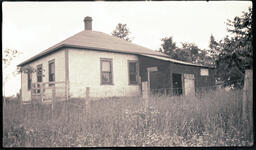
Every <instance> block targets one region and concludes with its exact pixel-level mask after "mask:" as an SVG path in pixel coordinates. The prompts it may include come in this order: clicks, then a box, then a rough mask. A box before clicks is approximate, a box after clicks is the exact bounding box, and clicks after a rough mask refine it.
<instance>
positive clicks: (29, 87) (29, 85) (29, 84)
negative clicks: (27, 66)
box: [27, 73, 31, 90]
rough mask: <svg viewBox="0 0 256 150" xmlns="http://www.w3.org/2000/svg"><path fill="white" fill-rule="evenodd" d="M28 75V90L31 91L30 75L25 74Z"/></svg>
mask: <svg viewBox="0 0 256 150" xmlns="http://www.w3.org/2000/svg"><path fill="white" fill-rule="evenodd" d="M27 75H28V90H30V89H31V76H30V73H27Z"/></svg>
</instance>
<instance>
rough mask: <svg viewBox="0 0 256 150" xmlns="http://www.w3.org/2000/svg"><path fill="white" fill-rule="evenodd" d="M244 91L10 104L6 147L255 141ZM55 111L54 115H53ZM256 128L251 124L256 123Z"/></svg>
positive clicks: (244, 143)
mask: <svg viewBox="0 0 256 150" xmlns="http://www.w3.org/2000/svg"><path fill="white" fill-rule="evenodd" d="M241 99H242V91H240V90H237V91H231V92H226V91H221V90H217V91H211V92H207V93H206V94H204V95H201V96H194V97H193V96H189V97H186V96H181V97H153V98H150V99H149V105H148V107H147V108H146V109H145V105H144V100H143V99H141V98H139V97H136V98H108V99H102V100H97V101H96V100H95V101H91V102H90V104H89V105H88V106H85V102H84V100H70V101H68V102H63V103H58V104H56V105H55V107H54V108H55V109H54V112H51V109H50V108H51V106H50V105H49V106H47V105H34V106H29V105H28V106H21V105H18V104H8V105H7V106H6V107H5V108H4V109H3V110H4V114H3V119H4V120H3V134H4V135H3V144H4V146H5V147H12V146H17V147H19V146H21V147H58V146H61V147H73V146H76V147H80V146H82V147H87V146H89V147H94V146H97V147H100V146H104V147H108V146H250V145H252V141H253V135H252V132H251V134H246V132H244V127H245V124H244V122H243V121H242V120H241ZM52 114H53V115H52ZM251 131H252V129H251Z"/></svg>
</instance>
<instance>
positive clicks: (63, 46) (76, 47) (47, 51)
mask: <svg viewBox="0 0 256 150" xmlns="http://www.w3.org/2000/svg"><path fill="white" fill-rule="evenodd" d="M62 48H75V49H86V50H96V51H105V52H113V53H123V54H134V55H146V54H144V53H138V52H129V51H117V50H113V49H105V48H97V47H87V46H78V45H70V44H61V45H59V46H56V47H54V48H52V49H50V50H48V49H47V50H45V51H43V52H41V53H39V54H37V55H35V56H33V57H31V58H29V59H27V60H26V61H24V62H22V63H20V64H18V67H22V66H24V65H26V64H29V63H31V62H33V61H35V60H37V59H39V58H41V57H43V56H46V55H48V54H50V53H53V52H56V51H58V50H60V49H62ZM152 56H157V57H160V56H161V58H165V57H166V58H167V57H168V56H167V55H166V56H165V54H163V55H157V54H155V55H152Z"/></svg>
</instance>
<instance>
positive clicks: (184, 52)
mask: <svg viewBox="0 0 256 150" xmlns="http://www.w3.org/2000/svg"><path fill="white" fill-rule="evenodd" d="M226 25H227V31H228V33H230V35H226V36H225V37H224V38H223V39H222V40H219V41H217V40H215V38H214V36H213V35H211V36H210V38H209V48H208V49H200V48H199V47H198V46H197V45H196V44H194V43H188V42H184V43H181V44H182V46H181V47H178V46H177V45H176V42H175V41H174V40H173V37H172V36H170V37H164V38H162V39H161V41H162V44H161V47H160V48H159V49H158V50H157V51H159V52H162V53H164V54H167V55H168V56H169V57H170V58H172V59H176V60H181V61H185V62H191V63H196V64H202V65H206V66H214V67H215V68H216V69H215V77H216V81H217V82H222V83H223V86H224V87H227V86H229V87H232V88H242V87H243V83H244V75H245V69H252V67H253V47H252V38H253V35H252V8H251V7H249V8H248V11H246V12H242V15H241V16H236V17H235V18H233V20H229V19H227V22H226ZM130 33H131V32H130V31H129V29H128V27H127V25H126V24H121V23H119V24H118V25H117V26H116V29H115V30H114V31H113V32H112V35H113V36H116V37H118V38H121V39H124V40H127V41H129V42H131V38H130V37H129V36H130Z"/></svg>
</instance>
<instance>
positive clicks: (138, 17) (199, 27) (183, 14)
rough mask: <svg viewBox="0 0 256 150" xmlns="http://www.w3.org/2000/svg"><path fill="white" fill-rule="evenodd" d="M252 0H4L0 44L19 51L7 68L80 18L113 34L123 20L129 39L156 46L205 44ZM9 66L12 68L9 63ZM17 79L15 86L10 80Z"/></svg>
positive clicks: (68, 31)
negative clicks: (163, 41) (166, 39)
mask: <svg viewBox="0 0 256 150" xmlns="http://www.w3.org/2000/svg"><path fill="white" fill-rule="evenodd" d="M249 6H252V3H251V2H250V1H232V2H231V1H214V2H212V1H211V2H206V1H196V2H186V1H183V2H179V1H173V2H3V3H2V8H3V24H2V29H3V35H2V36H3V37H2V45H3V50H4V49H6V48H10V49H16V50H19V51H21V52H22V53H23V54H22V55H21V56H20V57H18V58H17V59H16V60H15V61H14V62H13V63H12V66H11V68H12V69H15V66H16V65H17V64H19V63H21V62H22V61H24V60H26V59H28V58H29V57H31V56H33V55H35V54H37V53H39V52H41V51H43V50H45V49H47V48H49V47H50V46H53V45H54V44H56V43H57V42H60V41H62V40H64V39H66V38H68V37H69V36H72V35H74V34H76V33H78V32H80V31H82V30H83V29H84V23H83V19H84V17H86V16H91V17H92V18H93V27H92V28H93V30H95V31H101V32H105V33H107V34H111V32H112V31H113V30H114V29H115V27H116V25H117V24H118V23H125V24H127V26H128V28H129V29H130V31H131V37H133V41H132V42H133V43H136V44H139V45H141V46H144V47H147V48H150V49H153V50H156V49H159V48H160V46H161V40H160V39H161V38H164V37H169V36H173V40H174V41H175V42H176V43H177V44H178V46H180V43H181V42H191V43H195V44H196V45H197V46H198V47H199V48H201V49H207V48H208V45H209V39H210V35H211V34H213V35H214V37H215V38H216V39H217V40H220V39H222V38H223V37H224V36H225V35H227V34H228V33H227V31H226V29H227V26H226V24H225V22H226V21H227V19H231V20H232V19H233V18H234V17H235V16H241V15H242V11H247V10H248V7H249ZM10 70H11V69H10ZM6 85H7V87H8V88H7V89H6V93H7V95H11V94H15V93H16V92H17V91H18V90H19V89H20V76H18V77H12V78H10V81H9V82H8V83H7V84H6ZM14 85H15V86H14Z"/></svg>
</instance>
